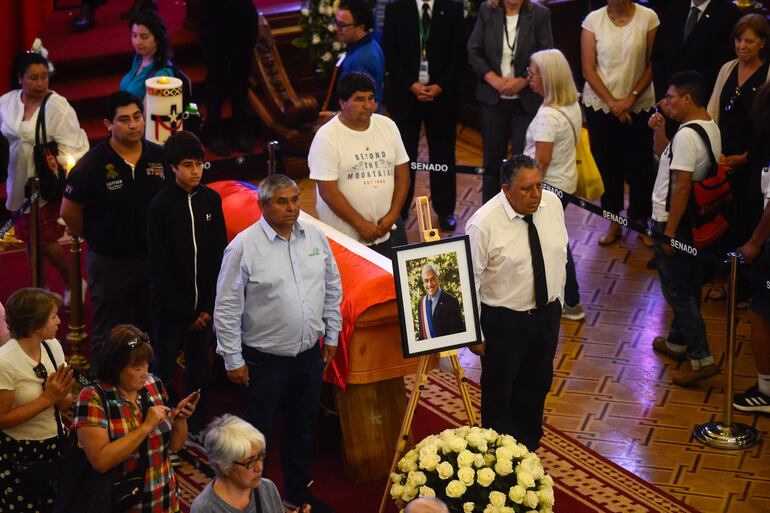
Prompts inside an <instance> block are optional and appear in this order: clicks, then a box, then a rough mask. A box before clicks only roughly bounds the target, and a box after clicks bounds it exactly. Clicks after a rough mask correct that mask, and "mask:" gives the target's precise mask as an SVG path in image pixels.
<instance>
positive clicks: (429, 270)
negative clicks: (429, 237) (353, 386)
mask: <svg viewBox="0 0 770 513" xmlns="http://www.w3.org/2000/svg"><path fill="white" fill-rule="evenodd" d="M393 252H394V255H393V277H394V278H395V280H396V299H397V300H398V309H399V312H398V313H399V321H400V323H401V341H402V344H403V349H404V358H410V357H413V356H418V355H423V354H429V353H435V352H439V351H446V350H449V349H456V348H458V347H465V346H469V345H473V344H476V343H477V342H479V340H480V338H481V337H480V330H479V311H478V304H477V303H476V285H475V282H474V279H473V264H472V263H471V249H470V239H469V238H468V236H467V235H463V236H460V237H451V238H448V239H441V240H438V241H434V242H423V243H419V244H411V245H409V246H401V247H396V248H393Z"/></svg>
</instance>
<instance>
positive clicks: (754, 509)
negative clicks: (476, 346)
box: [408, 129, 770, 513]
mask: <svg viewBox="0 0 770 513" xmlns="http://www.w3.org/2000/svg"><path fill="white" fill-rule="evenodd" d="M480 147H481V144H480V141H479V139H478V135H477V134H475V133H473V132H472V131H470V130H467V129H466V130H463V131H461V133H460V134H459V139H458V161H461V162H463V163H465V164H468V165H478V164H479V163H480V156H479V155H480ZM417 191H418V194H428V188H427V181H426V180H425V176H424V175H423V176H420V177H419V178H418V182H417ZM480 204H481V194H480V180H479V178H478V177H474V176H459V177H458V202H457V210H456V213H457V215H458V224H459V226H458V228H459V229H458V233H462V229H463V228H464V223H465V221H466V220H467V218H468V217H469V216H470V214H471V213H472V212H473V211H475V209H477V208H478V207H479V206H480ZM566 218H567V227H568V230H569V234H570V244H571V245H572V246H571V247H572V251H573V254H574V256H575V261H576V266H577V271H578V278H579V282H580V287H581V297H582V301H583V305H584V307H585V309H586V313H587V316H586V319H585V320H584V321H582V322H575V321H566V320H565V321H563V322H562V330H561V340H560V344H559V349H558V352H557V356H556V362H555V368H556V374H555V379H554V384H553V389H552V391H551V394H550V395H549V397H548V400H547V403H546V421H547V422H548V423H550V424H551V425H553V426H555V427H557V428H559V429H561V430H563V431H565V432H567V433H568V434H570V435H571V436H573V437H575V438H577V439H578V440H581V441H582V442H583V443H585V444H586V445H587V446H589V447H591V448H593V449H594V450H596V451H598V452H599V453H600V454H602V455H604V456H606V457H607V458H609V459H611V460H612V461H614V462H616V463H618V464H619V465H621V466H623V467H624V468H626V469H628V470H630V471H632V472H633V473H635V474H637V475H639V476H641V477H643V478H644V479H645V480H648V481H649V482H651V483H654V484H656V485H658V486H660V487H661V488H663V489H665V490H667V491H668V492H670V493H672V494H673V495H675V496H676V497H679V498H681V499H683V500H684V501H685V502H686V503H688V504H690V505H692V506H694V507H696V508H698V509H699V510H701V511H703V512H708V513H720V512H724V513H760V512H767V511H770V454H769V453H770V443H769V442H770V439H769V438H768V435H767V432H768V431H769V430H770V417H763V416H754V415H745V414H739V413H738V412H736V415H735V417H734V420H735V421H736V422H742V423H745V424H748V425H751V426H754V427H755V428H756V429H758V430H759V431H760V432H761V434H762V438H761V442H760V444H759V445H757V446H756V447H754V448H752V449H749V450H745V451H727V450H716V449H711V448H707V447H704V446H703V445H701V444H700V443H698V442H697V441H695V440H693V438H692V436H691V433H692V429H693V427H694V426H695V425H696V424H701V423H705V422H710V421H714V420H720V419H722V418H723V413H722V412H723V409H722V408H723V401H724V399H723V397H724V396H723V390H724V375H723V376H720V377H715V378H711V379H709V380H707V381H706V382H704V383H703V384H702V385H701V386H700V387H698V388H693V389H682V388H679V387H676V386H673V385H672V384H671V376H672V372H673V371H675V370H676V369H677V368H678V365H679V364H675V363H673V362H670V361H668V360H667V359H666V358H664V357H661V356H659V355H657V354H656V353H654V352H653V351H652V347H651V342H652V339H653V337H654V336H656V335H659V334H665V332H666V328H667V326H668V323H669V322H670V320H671V315H670V311H669V309H668V307H667V305H666V303H665V301H664V299H663V297H662V295H661V293H660V287H659V284H658V278H657V274H656V272H655V271H651V270H648V269H646V263H647V261H648V260H649V259H650V258H651V257H652V250H651V249H649V248H647V247H645V246H644V245H642V243H641V241H640V240H638V238H637V236H636V234H633V233H627V234H624V237H623V239H622V240H621V241H620V242H619V243H617V244H615V245H614V246H611V247H609V248H604V247H600V246H598V245H597V243H596V241H597V239H598V238H599V237H600V236H601V235H602V234H603V232H604V230H605V229H606V226H607V225H606V221H604V220H603V219H600V218H598V217H596V216H594V215H591V214H589V213H587V212H585V211H581V210H579V209H578V208H576V207H574V206H570V207H569V208H568V209H567V214H566ZM410 221H411V222H410V223H409V225H408V228H409V229H410V238H411V239H413V240H416V239H417V233H416V231H415V226H414V225H415V224H416V223H414V222H413V219H410ZM435 221H436V220H435V219H434V222H435ZM704 290H706V289H704ZM725 308H726V307H725V302H724V301H710V300H708V299H705V300H704V304H703V315H704V318H705V320H706V327H707V330H708V337H709V343H710V346H711V350H712V352H713V353H714V355H715V357H716V358H718V359H719V361H720V363H722V358H723V353H724V345H725ZM739 316H740V319H739V323H738V330H737V333H738V344H737V364H736V379H735V384H736V389H737V390H743V389H745V388H747V387H748V386H750V385H751V384H753V383H754V381H755V376H756V374H755V373H756V368H755V366H754V361H753V356H752V352H751V344H750V339H749V326H748V322H747V319H746V313H745V311H741V312H739ZM460 357H461V362H462V365H463V367H464V368H465V370H466V372H467V374H468V376H469V377H470V378H471V379H473V380H475V381H477V382H478V380H479V376H480V374H481V366H480V362H479V359H478V357H476V356H475V355H473V354H472V353H470V352H469V351H467V350H462V351H461V354H460Z"/></svg>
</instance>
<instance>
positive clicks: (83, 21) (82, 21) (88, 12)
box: [72, 4, 95, 32]
mask: <svg viewBox="0 0 770 513" xmlns="http://www.w3.org/2000/svg"><path fill="white" fill-rule="evenodd" d="M94 14H95V13H94V9H93V8H92V7H91V6H90V5H88V4H86V5H84V6H83V8H82V9H81V10H80V14H79V15H78V17H77V18H75V19H74V20H72V28H74V29H75V32H83V31H85V30H88V29H90V28H91V27H93V26H94V17H95V16H94Z"/></svg>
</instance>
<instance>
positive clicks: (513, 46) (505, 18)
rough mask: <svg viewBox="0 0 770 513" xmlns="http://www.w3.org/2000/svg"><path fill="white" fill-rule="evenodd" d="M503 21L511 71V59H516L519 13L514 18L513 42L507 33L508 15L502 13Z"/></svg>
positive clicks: (519, 23)
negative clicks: (514, 31)
mask: <svg viewBox="0 0 770 513" xmlns="http://www.w3.org/2000/svg"><path fill="white" fill-rule="evenodd" d="M503 23H504V24H505V45H506V46H507V47H508V48H509V49H510V50H511V71H513V70H514V69H515V68H514V65H513V61H514V60H515V59H516V48H517V47H518V45H519V26H520V25H521V14H520V15H519V17H518V19H517V20H516V35H515V36H514V37H513V44H511V41H510V36H509V35H508V16H505V15H503Z"/></svg>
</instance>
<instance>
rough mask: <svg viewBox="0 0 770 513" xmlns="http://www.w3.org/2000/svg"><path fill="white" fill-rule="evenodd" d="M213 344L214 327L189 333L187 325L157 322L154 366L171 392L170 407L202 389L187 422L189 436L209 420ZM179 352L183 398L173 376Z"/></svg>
mask: <svg viewBox="0 0 770 513" xmlns="http://www.w3.org/2000/svg"><path fill="white" fill-rule="evenodd" d="M210 341H211V326H210V325H209V326H206V328H204V329H202V330H201V331H190V330H189V329H188V326H187V324H186V323H185V322H178V321H173V320H168V319H156V321H155V334H154V336H153V338H152V347H153V350H154V351H155V358H154V359H153V362H152V367H153V373H154V374H155V375H156V376H158V377H160V379H161V380H162V381H163V384H164V385H165V386H166V391H167V392H168V396H169V401H170V406H171V407H174V406H176V405H177V402H179V400H180V399H183V398H184V397H186V396H187V395H189V394H191V393H192V392H195V391H196V390H198V389H199V388H200V389H201V392H202V393H201V396H200V399H199V400H198V405H197V407H196V408H195V413H193V415H192V416H191V417H190V418H189V420H188V421H187V425H188V427H189V430H190V433H198V432H200V430H201V429H202V428H203V423H204V422H205V420H206V408H207V404H208V396H209V390H208V389H207V385H208V380H209V369H210V366H209V344H210ZM180 349H183V350H184V361H185V385H184V396H182V397H179V395H178V394H177V393H176V390H175V389H174V374H175V373H176V369H177V364H176V356H177V353H178V351H179V350H180Z"/></svg>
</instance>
